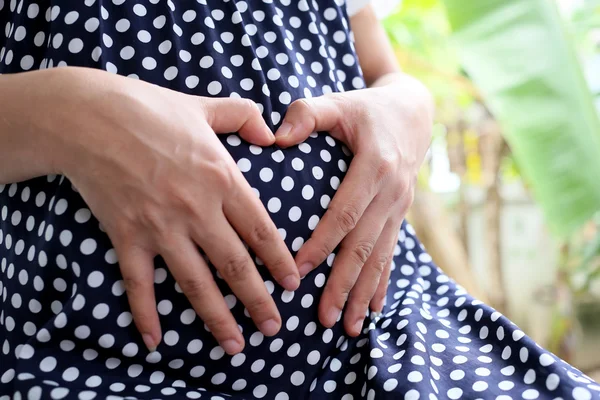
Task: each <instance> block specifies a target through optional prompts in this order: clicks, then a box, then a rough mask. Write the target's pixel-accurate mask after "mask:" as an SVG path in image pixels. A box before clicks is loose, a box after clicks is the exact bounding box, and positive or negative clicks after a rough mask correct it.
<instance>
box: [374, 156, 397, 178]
mask: <svg viewBox="0 0 600 400" xmlns="http://www.w3.org/2000/svg"><path fill="white" fill-rule="evenodd" d="M395 170H396V161H395V160H393V159H392V158H389V157H381V158H380V159H379V161H378V162H377V163H376V165H375V177H376V179H377V181H379V182H380V181H382V180H385V179H386V178H388V177H389V176H390V175H391V174H392V173H393V172H394V171H395Z"/></svg>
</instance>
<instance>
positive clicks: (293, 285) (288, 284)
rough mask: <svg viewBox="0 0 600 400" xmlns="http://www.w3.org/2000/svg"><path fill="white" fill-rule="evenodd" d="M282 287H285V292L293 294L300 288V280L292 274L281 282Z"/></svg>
mask: <svg viewBox="0 0 600 400" xmlns="http://www.w3.org/2000/svg"><path fill="white" fill-rule="evenodd" d="M281 286H283V287H284V288H285V290H289V291H291V292H293V291H294V290H296V289H298V286H300V280H299V279H298V277H297V276H296V275H294V274H291V275H288V276H286V277H285V278H283V279H282V280H281Z"/></svg>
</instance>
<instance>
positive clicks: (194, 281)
mask: <svg viewBox="0 0 600 400" xmlns="http://www.w3.org/2000/svg"><path fill="white" fill-rule="evenodd" d="M63 69H64V71H63V73H62V75H60V74H59V73H58V71H55V72H54V73H55V76H54V77H53V79H52V83H51V85H50V86H52V87H53V88H54V90H56V92H54V93H53V101H54V103H55V104H56V107H51V108H50V110H49V113H50V114H51V116H52V118H51V121H55V122H54V123H49V125H50V126H49V127H48V124H46V125H45V128H42V127H40V128H41V129H46V130H50V133H48V134H49V135H51V136H53V138H54V141H53V143H54V144H53V153H55V156H54V157H53V163H54V167H55V170H56V172H57V173H61V174H64V175H65V176H67V177H68V178H69V179H70V180H71V182H72V183H73V185H74V186H75V187H76V188H77V190H78V191H79V192H80V194H81V196H82V197H83V199H84V200H85V201H86V203H87V204H88V205H89V207H90V209H91V210H92V212H93V214H94V215H95V216H96V217H97V218H98V220H99V221H100V223H101V224H102V226H103V227H104V229H105V231H106V233H107V234H108V236H109V237H110V239H111V241H112V243H113V245H114V247H115V250H116V253H117V256H118V259H119V264H120V268H121V272H122V275H123V280H124V284H125V288H126V290H127V296H128V300H129V304H130V306H131V312H132V315H133V318H134V320H135V323H136V325H137V328H138V330H139V331H140V333H141V334H142V337H143V340H144V342H145V344H146V346H147V347H148V348H149V349H150V350H153V349H154V348H156V346H157V345H158V343H159V342H160V338H161V330H160V324H159V319H158V314H157V311H156V302H155V296H154V286H153V285H154V263H153V259H154V257H155V256H156V255H160V256H162V257H163V259H164V260H165V262H166V263H167V265H168V267H169V269H170V271H171V273H172V274H173V276H174V278H175V280H176V281H177V282H178V284H179V286H180V287H181V289H182V290H183V292H184V293H185V294H186V296H187V297H188V299H189V301H190V302H191V304H192V306H193V308H194V309H195V310H196V312H197V314H198V315H199V316H200V317H201V318H202V319H203V320H204V322H205V323H206V325H207V326H208V328H209V329H210V330H211V332H212V334H213V335H214V336H215V338H216V339H217V340H218V341H219V343H220V345H221V346H222V347H223V349H224V350H225V351H226V352H227V353H228V354H235V353H238V352H240V351H241V350H242V349H243V346H244V339H243V336H242V335H241V333H240V330H239V328H238V326H237V323H236V321H235V319H234V318H233V316H232V315H231V313H230V311H229V308H228V307H227V304H226V302H225V300H224V298H223V296H222V294H221V293H220V291H219V289H218V287H217V285H216V283H215V281H214V279H213V277H212V274H211V272H210V270H209V268H208V265H207V263H206V261H205V260H204V259H203V257H202V255H201V254H200V253H199V251H198V249H197V246H199V247H201V248H202V249H203V250H204V251H205V252H206V254H207V256H208V258H209V259H210V261H211V262H212V264H214V266H215V267H216V269H217V270H218V271H219V273H220V274H221V275H222V276H223V277H224V279H225V280H226V281H227V283H228V284H229V286H230V287H231V289H232V290H233V292H234V293H235V295H236V296H237V297H238V298H239V299H240V300H241V301H242V302H243V303H244V305H245V306H246V308H247V309H248V311H249V313H250V315H251V317H252V319H253V320H254V322H255V323H256V325H257V327H258V328H259V329H260V331H261V332H262V333H264V334H265V335H267V336H271V335H274V334H275V333H277V332H278V330H279V328H280V326H281V317H280V315H279V313H278V310H277V308H276V306H275V303H274V301H273V299H272V298H271V296H270V295H269V293H268V291H267V289H266V286H265V284H264V282H263V280H262V279H261V277H260V275H259V273H258V271H257V270H256V267H255V264H254V262H253V260H252V258H251V257H250V255H249V254H248V251H247V250H246V248H245V247H244V244H243V243H242V240H241V239H240V237H238V234H239V236H241V238H242V239H243V240H244V241H245V242H246V243H247V244H248V245H249V246H250V247H251V248H252V249H253V250H254V252H255V253H256V254H257V256H258V257H260V258H261V259H262V260H263V261H264V263H265V265H266V266H267V268H268V269H269V271H270V272H271V273H272V275H273V277H274V278H275V279H276V280H277V281H278V282H279V283H280V284H281V285H282V286H283V287H284V288H285V289H287V290H295V289H296V288H297V287H298V285H299V283H300V279H299V275H298V271H297V269H296V265H295V263H294V260H293V258H292V256H291V254H290V252H289V251H288V249H287V247H286V245H285V243H284V242H283V240H282V238H281V237H280V235H279V233H278V231H277V228H276V227H275V225H274V223H273V222H272V220H271V218H270V216H269V215H268V213H267V211H266V210H265V208H264V206H263V205H262V203H261V202H260V201H259V199H258V198H257V196H256V194H255V193H254V192H253V190H252V188H251V187H250V185H249V184H248V182H247V181H246V179H245V178H244V176H243V175H242V173H241V172H240V170H239V169H238V167H237V165H236V163H235V162H234V161H233V159H232V157H231V156H230V154H229V153H228V152H227V151H226V150H225V147H224V146H223V145H222V144H221V142H220V141H219V139H218V138H217V136H216V135H215V133H227V132H239V133H240V135H241V136H242V137H244V138H245V139H247V140H248V141H250V142H253V143H255V144H260V145H270V144H272V143H273V142H274V137H273V135H272V133H271V132H270V130H269V128H268V127H267V125H266V124H265V122H264V120H263V118H262V116H261V112H260V111H259V109H258V107H257V105H256V104H255V103H254V102H252V101H250V100H244V99H234V98H203V97H197V96H190V95H186V94H182V93H178V92H175V91H171V90H168V89H165V88H161V87H159V86H155V85H151V84H148V83H145V82H141V81H137V80H134V79H129V78H124V77H119V76H116V75H112V74H108V73H106V72H102V71H95V70H89V69H81V68H63ZM46 73H49V71H48V72H46ZM40 74H41V73H40ZM47 90H51V89H47ZM49 120H50V119H46V121H49ZM53 125H54V126H53ZM57 132H60V133H57Z"/></svg>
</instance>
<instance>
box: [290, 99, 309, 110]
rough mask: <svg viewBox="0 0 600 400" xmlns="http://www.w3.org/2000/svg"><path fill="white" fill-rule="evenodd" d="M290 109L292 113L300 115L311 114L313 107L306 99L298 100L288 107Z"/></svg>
mask: <svg viewBox="0 0 600 400" xmlns="http://www.w3.org/2000/svg"><path fill="white" fill-rule="evenodd" d="M290 109H292V111H293V112H297V113H300V114H305V113H309V114H310V113H311V112H312V109H313V106H312V103H311V102H310V101H309V100H307V99H298V100H296V101H294V102H293V103H292V104H291V105H290Z"/></svg>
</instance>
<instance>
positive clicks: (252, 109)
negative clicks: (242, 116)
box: [238, 99, 261, 118]
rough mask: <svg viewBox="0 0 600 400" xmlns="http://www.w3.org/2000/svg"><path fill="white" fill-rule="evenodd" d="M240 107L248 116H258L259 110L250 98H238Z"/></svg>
mask: <svg viewBox="0 0 600 400" xmlns="http://www.w3.org/2000/svg"><path fill="white" fill-rule="evenodd" d="M238 101H239V102H240V108H241V109H242V110H244V111H245V113H246V115H247V116H248V117H249V118H252V117H256V116H260V115H261V113H260V110H259V109H258V106H257V105H256V103H255V102H254V101H252V100H250V99H239V100H238Z"/></svg>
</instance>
